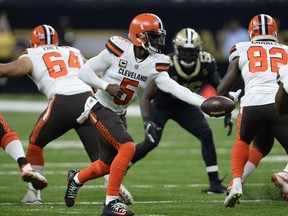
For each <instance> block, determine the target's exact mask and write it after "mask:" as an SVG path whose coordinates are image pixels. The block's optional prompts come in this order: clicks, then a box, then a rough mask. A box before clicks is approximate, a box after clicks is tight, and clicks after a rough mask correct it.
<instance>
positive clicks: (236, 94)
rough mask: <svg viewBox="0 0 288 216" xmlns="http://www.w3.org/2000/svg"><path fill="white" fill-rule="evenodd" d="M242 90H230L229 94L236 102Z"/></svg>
mask: <svg viewBox="0 0 288 216" xmlns="http://www.w3.org/2000/svg"><path fill="white" fill-rule="evenodd" d="M241 92H242V90H241V89H238V90H237V91H236V92H233V91H230V92H229V95H230V97H232V98H233V101H234V102H235V103H236V102H237V101H238V98H239V95H240V94H241Z"/></svg>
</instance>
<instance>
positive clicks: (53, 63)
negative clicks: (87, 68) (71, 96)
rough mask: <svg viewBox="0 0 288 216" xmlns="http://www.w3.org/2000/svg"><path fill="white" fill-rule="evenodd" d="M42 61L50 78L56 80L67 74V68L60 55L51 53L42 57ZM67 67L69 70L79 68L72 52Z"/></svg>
mask: <svg viewBox="0 0 288 216" xmlns="http://www.w3.org/2000/svg"><path fill="white" fill-rule="evenodd" d="M42 58H43V61H44V63H45V65H46V67H47V69H48V71H49V75H50V77H52V78H54V79H56V78H58V77H61V76H66V75H67V74H68V70H67V66H66V63H65V61H64V60H63V58H62V55H61V53H59V52H51V53H45V54H44V55H43V57H42ZM68 66H69V67H70V68H80V67H81V65H80V62H79V58H78V56H77V55H75V53H74V52H73V51H70V54H69V60H68Z"/></svg>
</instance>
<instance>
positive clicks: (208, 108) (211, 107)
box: [200, 95, 235, 117]
mask: <svg viewBox="0 0 288 216" xmlns="http://www.w3.org/2000/svg"><path fill="white" fill-rule="evenodd" d="M200 108H201V110H202V111H203V112H204V113H206V114H207V115H209V116H213V117H221V116H225V115H226V114H228V113H230V112H232V111H233V110H234V109H235V102H234V101H233V100H231V99H230V98H228V97H225V96H220V95H218V96H213V97H210V98H208V99H206V100H205V101H204V102H203V103H202V104H201V106H200Z"/></svg>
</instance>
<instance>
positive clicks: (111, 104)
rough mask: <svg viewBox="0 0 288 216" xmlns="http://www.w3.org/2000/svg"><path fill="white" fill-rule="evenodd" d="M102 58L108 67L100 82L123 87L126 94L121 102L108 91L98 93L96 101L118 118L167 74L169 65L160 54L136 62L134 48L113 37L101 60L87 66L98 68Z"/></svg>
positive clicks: (125, 41)
mask: <svg viewBox="0 0 288 216" xmlns="http://www.w3.org/2000/svg"><path fill="white" fill-rule="evenodd" d="M96 57H97V56H96ZM99 57H101V62H103V63H106V65H107V68H106V69H105V70H104V71H103V77H102V78H101V79H103V80H104V81H106V82H108V83H110V84H118V85H120V86H121V87H122V88H123V89H124V94H123V96H122V97H121V98H120V99H119V98H116V97H112V96H111V95H110V94H109V93H108V92H107V91H105V90H102V89H98V90H97V92H96V94H95V97H96V98H97V100H98V101H99V102H100V103H101V104H102V105H103V106H105V107H107V108H109V109H111V110H113V111H114V112H116V113H118V114H123V113H124V112H125V111H126V109H127V108H128V106H129V105H130V104H131V103H133V102H134V101H135V100H136V99H137V98H139V97H140V96H141V95H142V93H143V90H144V89H145V88H146V87H147V85H148V84H149V83H150V82H151V81H153V80H154V79H155V77H156V76H157V75H158V74H159V73H161V72H163V71H167V70H168V68H169V64H170V60H169V57H168V56H166V55H164V54H158V53H156V54H154V55H149V56H148V57H147V58H146V59H145V60H143V61H137V60H136V59H135V57H134V51H133V44H132V43H131V42H130V41H129V40H127V39H124V38H122V37H119V36H114V37H111V38H110V39H109V41H108V42H107V43H106V49H105V50H103V51H102V52H101V54H99V56H98V58H97V59H95V61H94V59H93V58H92V59H90V60H89V61H88V62H87V63H86V64H89V65H91V68H93V64H94V65H96V64H98V62H99ZM94 58H95V57H94ZM163 73H164V72H163ZM167 76H168V74H167Z"/></svg>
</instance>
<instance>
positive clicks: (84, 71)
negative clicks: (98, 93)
mask: <svg viewBox="0 0 288 216" xmlns="http://www.w3.org/2000/svg"><path fill="white" fill-rule="evenodd" d="M78 77H79V79H81V80H82V81H83V82H85V83H86V84H87V85H89V86H91V87H93V88H96V89H99V88H100V89H103V90H105V89H106V88H107V86H108V85H109V83H107V82H106V81H104V80H102V79H101V78H99V77H98V76H97V74H96V73H95V72H94V71H93V70H92V69H91V68H90V67H89V66H88V65H86V64H85V65H84V66H83V67H82V68H81V69H80V71H79V74H78Z"/></svg>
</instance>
